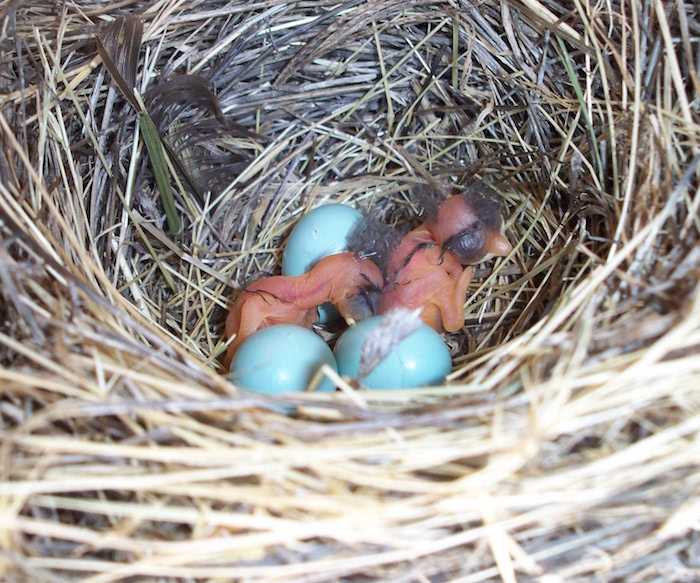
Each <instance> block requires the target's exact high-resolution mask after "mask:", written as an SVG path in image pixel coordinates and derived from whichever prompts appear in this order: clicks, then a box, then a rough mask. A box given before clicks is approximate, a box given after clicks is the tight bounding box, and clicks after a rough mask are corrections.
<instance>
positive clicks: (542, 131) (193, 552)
mask: <svg viewBox="0 0 700 583" xmlns="http://www.w3.org/2000/svg"><path fill="white" fill-rule="evenodd" d="M697 17H698V15H697V9H696V8H695V7H693V6H690V5H686V4H684V3H683V2H678V3H675V4H668V5H663V4H662V3H661V2H655V3H642V4H638V3H636V2H632V3H619V2H608V3H605V4H603V5H595V6H589V5H583V4H581V3H575V4H574V5H573V8H572V9H571V10H568V9H567V10H564V9H563V8H562V7H561V6H560V5H558V4H556V3H545V2H539V1H537V0H528V1H527V2H525V1H523V2H518V1H515V0H502V1H500V2H497V1H495V0H485V1H484V2H481V3H472V2H462V1H455V2H431V3H426V2H391V1H380V2H340V3H338V2H336V3H326V2H314V3H286V2H267V3H259V4H250V3H248V2H239V1H233V2H229V3H221V2H218V1H209V0H204V1H202V2H197V3H193V2H182V3H165V4H163V3H160V4H153V3H146V2H135V3H131V4H129V5H128V6H122V5H115V6H114V7H112V6H107V5H106V4H101V3H97V2H82V3H80V4H79V5H78V4H70V3H69V4H65V5H56V3H53V2H46V1H43V0H39V1H37V2H33V3H31V5H28V4H22V3H19V4H8V5H6V6H5V7H2V8H0V18H2V20H3V26H2V28H1V29H0V46H1V47H2V53H1V56H0V70H1V71H2V75H0V131H2V144H3V148H2V150H1V151H0V237H1V239H0V243H1V244H0V298H1V304H0V314H1V316H2V318H0V359H1V360H0V362H1V363H2V367H1V368H0V389H1V390H2V394H1V396H0V419H1V421H2V428H1V432H0V454H1V455H2V463H1V464H0V471H1V472H2V476H1V477H0V500H2V502H3V504H2V507H1V508H2V509H1V510H0V548H2V551H3V552H2V554H1V555H0V556H1V557H2V559H1V560H0V579H2V580H6V581H68V580H70V581H86V582H87V581H105V582H106V581H110V582H111V581H147V580H159V581H168V582H185V581H215V580H235V581H245V582H248V581H250V582H255V581H298V582H302V581H303V582H309V583H310V582H324V581H397V582H398V581H406V582H408V581H433V582H438V581H461V582H467V581H474V582H476V581H500V580H502V581H506V582H515V581H576V580H581V581H585V580H601V581H622V580H625V581H644V582H646V581H688V580H694V579H696V578H697V577H698V572H699V569H700V543H698V538H697V525H698V518H699V517H700V511H699V509H700V497H699V496H698V493H697V492H698V488H697V483H698V480H699V479H700V471H699V470H698V460H700V436H699V434H698V431H699V430H700V416H699V415H698V387H699V386H700V358H699V357H698V346H699V342H700V298H699V297H698V293H697V283H698V274H700V252H699V251H698V250H699V249H700V247H699V246H698V229H699V227H700V218H699V217H698V200H699V199H698V161H699V160H700V157H699V156H700V153H699V152H700V149H699V147H698V141H697V140H698V137H697V136H698V134H697V128H698V127H699V126H698V124H699V122H700V116H699V115H698V112H697V105H698V103H699V101H698V100H699V98H700V95H699V91H700V82H699V81H698V62H697V61H698V57H697V55H698V54H699V52H698V40H697V38H696V37H697V34H696V33H697ZM477 180H481V181H484V182H485V183H486V184H488V185H489V187H490V188H491V189H492V191H493V195H494V196H495V197H496V198H497V199H498V200H499V201H500V204H501V208H502V210H503V214H504V217H505V219H506V226H507V228H506V233H507V235H508V237H509V239H510V241H511V242H512V243H513V245H514V251H513V253H512V254H511V255H510V256H509V257H508V258H506V259H498V260H495V261H489V262H485V263H483V264H481V265H479V266H477V269H476V273H475V278H474V280H473V282H472V284H471V286H470V289H469V294H468V296H467V298H465V306H464V309H465V325H464V328H463V330H461V331H460V332H457V333H455V334H451V335H448V336H447V337H446V340H447V341H448V344H449V346H450V350H451V354H452V362H453V370H452V373H451V374H450V376H449V378H448V382H447V383H446V385H445V386H441V387H433V388H429V389H416V390H410V391H409V390H403V391H391V392H389V391H387V392H382V391H377V392H368V391H354V390H352V389H351V388H350V387H348V386H346V385H344V384H343V383H342V382H339V381H338V379H331V380H333V382H337V383H338V385H339V386H340V387H341V389H342V390H340V391H338V392H336V393H328V392H326V393H309V394H298V395H290V396H285V397H267V396H262V395H254V394H250V393H244V392H241V391H239V390H238V388H237V387H236V385H235V379H230V378H227V377H226V376H225V375H223V374H222V372H224V371H222V370H221V367H220V365H219V364H218V362H219V361H218V358H219V356H220V354H221V353H222V352H223V351H224V350H225V340H224V339H223V338H222V325H223V320H224V319H225V315H226V309H227V307H228V305H229V301H230V298H231V297H235V296H236V294H237V293H238V292H239V291H240V289H241V286H242V285H244V284H245V283H246V282H248V281H250V280H251V279H252V278H255V277H259V276H260V275H261V274H273V273H279V266H280V263H281V253H282V249H283V247H284V241H285V239H286V237H287V236H288V234H289V232H290V230H291V228H292V227H293V225H294V224H295V223H296V221H297V220H298V219H299V218H300V217H301V216H303V215H304V214H305V213H306V212H308V211H309V210H310V209H312V208H315V207H317V206H319V205H322V204H327V203H331V202H334V203H343V204H349V205H351V206H354V207H356V208H358V209H361V210H363V211H365V212H369V213H372V215H373V216H375V217H377V218H378V219H379V220H381V221H384V222H386V223H387V224H392V225H396V226H397V228H401V227H404V226H405V227H411V226H414V225H416V224H418V223H420V221H421V220H422V217H424V216H425V213H428V212H430V207H431V204H433V203H434V200H435V198H434V197H431V196H429V195H428V196H426V193H431V192H444V193H450V192H455V191H457V192H459V191H460V190H464V189H467V188H469V185H470V184H472V183H473V182H475V181H477ZM431 201H432V202H431Z"/></svg>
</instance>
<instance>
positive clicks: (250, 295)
mask: <svg viewBox="0 0 700 583" xmlns="http://www.w3.org/2000/svg"><path fill="white" fill-rule="evenodd" d="M382 285H383V278H382V274H381V272H380V270H379V268H378V267H377V266H376V265H375V264H374V263H373V262H372V261H370V260H369V259H363V258H361V257H359V256H358V255H356V254H354V253H351V252H345V253H338V254H336V255H329V256H327V257H324V258H322V259H320V260H319V261H318V263H316V264H315V265H314V266H313V267H312V268H311V270H310V271H308V272H306V273H304V274H302V275H299V276H287V275H275V276H272V277H265V278H262V279H258V280H257V281H254V282H253V283H251V284H250V285H248V286H247V287H246V288H245V289H244V290H243V291H242V292H241V293H240V295H239V296H238V297H237V298H236V301H235V302H234V303H233V306H232V307H231V311H230V312H229V315H228V317H227V318H226V337H227V338H231V337H232V336H234V335H235V338H234V339H233V341H232V342H231V343H230V344H229V346H228V350H227V351H226V354H225V356H224V359H223V364H224V366H225V367H226V368H228V367H229V365H230V364H231V359H232V358H233V355H234V354H235V353H236V350H238V348H239V347H240V345H241V344H242V343H243V342H244V341H245V340H246V339H247V338H248V337H249V336H251V335H252V334H254V333H255V332H257V331H258V330H260V329H262V328H265V327H267V326H272V325H273V324H296V325H299V326H304V327H306V328H311V327H312V326H313V323H314V322H315V321H316V320H317V318H318V309H317V308H318V306H320V305H321V304H323V303H324V302H330V303H332V304H334V305H335V307H336V308H337V309H338V311H339V312H340V314H341V316H342V317H343V318H344V319H345V321H346V322H348V323H354V322H356V321H359V320H363V319H365V318H368V317H369V316H372V315H374V314H375V313H376V309H377V306H378V297H379V293H380V290H381V287H382Z"/></svg>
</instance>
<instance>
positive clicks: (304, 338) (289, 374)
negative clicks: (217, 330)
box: [230, 324, 338, 395]
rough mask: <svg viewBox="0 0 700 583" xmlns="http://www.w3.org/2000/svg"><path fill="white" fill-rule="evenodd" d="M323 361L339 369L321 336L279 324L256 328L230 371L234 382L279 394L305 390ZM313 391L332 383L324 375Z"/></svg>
mask: <svg viewBox="0 0 700 583" xmlns="http://www.w3.org/2000/svg"><path fill="white" fill-rule="evenodd" d="M323 364H327V365H329V366H330V367H331V368H332V369H333V370H336V371H337V370H338V367H337V365H336V362H335V357H334V356H333V352H332V351H331V349H330V348H328V345H327V344H326V343H325V342H324V341H323V339H321V337H320V336H318V335H317V334H315V333H314V332H313V331H311V330H308V329H307V328H302V327H301V326H294V325H291V324H279V325H276V326H269V327H267V328H263V329H262V330H259V331H258V332H256V333H255V334H253V335H252V336H250V338H248V339H247V340H246V341H245V342H244V343H243V344H241V346H240V348H239V349H238V350H237V351H236V354H235V355H234V356H233V360H232V361H231V367H230V371H231V377H232V380H233V382H234V383H235V384H236V385H238V386H240V387H243V388H245V389H249V390H251V391H255V392H257V393H266V394H269V395H278V394H281V393H293V392H301V391H305V390H306V388H307V387H308V386H309V383H310V382H311V380H312V379H313V377H314V375H315V374H316V372H317V371H318V369H319V368H321V365H323ZM316 390H317V391H335V386H334V385H333V383H331V381H329V380H328V379H327V378H324V379H323V381H322V382H321V384H320V385H319V386H318V388H317V389H316Z"/></svg>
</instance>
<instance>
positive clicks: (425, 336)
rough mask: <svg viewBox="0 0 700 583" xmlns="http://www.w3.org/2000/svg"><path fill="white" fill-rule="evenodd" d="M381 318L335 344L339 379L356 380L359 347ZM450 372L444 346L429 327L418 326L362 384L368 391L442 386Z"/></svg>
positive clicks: (351, 331) (358, 327) (347, 333)
mask: <svg viewBox="0 0 700 583" xmlns="http://www.w3.org/2000/svg"><path fill="white" fill-rule="evenodd" d="M381 321H382V316H374V317H373V318H368V319H367V320H363V321H362V322H359V323H358V324H356V325H355V326H353V327H352V328H349V329H348V330H346V331H345V332H344V333H343V335H342V336H341V337H340V338H338V341H337V342H336V344H335V350H334V354H335V358H336V361H337V363H338V372H339V373H340V374H341V375H345V376H348V377H352V378H355V377H357V371H358V369H359V366H360V354H361V352H362V345H363V344H364V342H365V338H367V335H368V334H369V333H370V332H371V331H372V330H374V329H375V328H376V327H377V326H379V324H380V322H381ZM450 370H452V359H451V358H450V352H449V350H448V349H447V346H446V344H445V342H444V341H443V340H442V338H441V337H440V335H439V334H438V333H437V332H435V330H433V329H432V328H431V327H430V326H428V325H426V324H421V326H420V328H418V330H416V331H415V332H413V334H411V335H409V336H407V337H406V338H404V339H403V340H402V341H401V343H400V344H399V345H398V346H397V347H396V349H395V350H394V351H393V352H392V353H391V354H390V355H389V356H387V357H386V358H385V359H384V360H383V361H382V362H381V363H380V364H379V365H378V366H377V368H375V369H374V370H373V371H372V372H371V373H370V375H369V376H368V377H367V378H365V379H364V380H363V381H362V384H363V385H364V386H365V387H367V388H369V389H407V388H415V387H422V386H425V385H429V386H435V385H442V384H444V382H445V377H446V376H447V375H448V373H449V372H450Z"/></svg>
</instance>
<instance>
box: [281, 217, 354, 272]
mask: <svg viewBox="0 0 700 583" xmlns="http://www.w3.org/2000/svg"><path fill="white" fill-rule="evenodd" d="M361 220H362V213H360V211H358V210H357V209H354V208H352V207H351V206H347V205H344V204H327V205H324V206H320V207H318V208H315V209H313V210H311V211H309V212H308V213H307V214H306V215H304V216H303V217H302V218H301V219H300V220H299V222H298V223H297V224H296V225H295V226H294V228H293V229H292V232H291V234H290V235H289V238H288V239H287V245H286V247H285V249H284V254H283V256H282V275H301V274H302V273H306V272H307V271H308V270H309V269H311V268H312V267H313V266H314V264H315V263H316V262H318V260H319V259H321V258H322V257H326V256H327V255H333V254H335V253H342V252H343V251H347V250H348V242H347V237H348V235H349V234H350V233H351V232H352V230H353V229H354V228H355V226H356V225H357V223H358V222H359V221H361Z"/></svg>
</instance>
